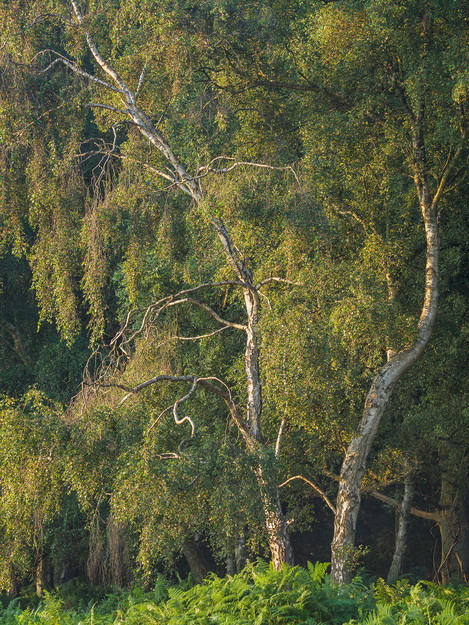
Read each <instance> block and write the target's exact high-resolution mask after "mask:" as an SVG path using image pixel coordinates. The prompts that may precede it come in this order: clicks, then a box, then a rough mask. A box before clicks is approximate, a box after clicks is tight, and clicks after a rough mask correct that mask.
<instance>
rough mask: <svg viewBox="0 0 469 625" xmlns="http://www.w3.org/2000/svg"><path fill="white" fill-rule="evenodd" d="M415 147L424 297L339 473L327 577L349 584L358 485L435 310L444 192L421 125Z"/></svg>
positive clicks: (375, 385) (381, 374)
mask: <svg viewBox="0 0 469 625" xmlns="http://www.w3.org/2000/svg"><path fill="white" fill-rule="evenodd" d="M414 151H415V161H414V164H413V176H414V182H415V186H416V189H417V196H418V200H419V205H420V210H421V213H422V217H423V221H424V225H425V235H426V245H427V247H426V266H425V293H424V301H423V306H422V310H421V314H420V319H419V322H418V326H417V332H416V337H415V340H414V343H413V344H412V345H411V346H408V347H405V348H404V349H402V350H401V351H399V352H398V353H397V354H395V355H393V356H392V357H391V358H390V360H389V361H388V362H387V363H386V364H385V365H384V366H383V367H381V369H380V370H379V371H378V373H377V374H376V376H375V378H374V380H373V382H372V384H371V387H370V390H369V392H368V395H367V397H366V400H365V406H364V410H363V415H362V419H361V421H360V424H359V426H358V431H357V433H356V434H355V435H354V436H353V437H352V440H351V441H350V444H349V446H348V449H347V452H346V454H345V458H344V461H343V464H342V469H341V472H340V482H339V491H338V495H337V505H336V514H335V520H334V537H333V541H332V546H331V549H332V560H331V580H332V582H333V583H335V584H344V583H347V582H349V581H350V579H351V576H352V573H353V557H352V554H353V549H354V544H355V533H356V523H357V516H358V511H359V509H360V487H361V483H362V480H363V476H364V473H365V469H366V462H367V458H368V454H369V452H370V449H371V445H372V443H373V441H374V439H375V436H376V434H377V431H378V427H379V424H380V421H381V417H382V416H383V413H384V411H385V409H386V408H387V406H388V404H389V401H390V399H391V397H392V394H393V391H394V388H395V386H396V384H397V383H398V382H399V380H400V379H401V378H402V376H403V375H404V374H405V373H406V372H407V371H408V370H409V369H410V367H411V366H412V365H413V364H414V363H415V362H416V361H417V360H418V359H419V358H420V356H421V355H422V353H423V351H424V349H425V347H426V346H427V344H428V342H429V340H430V337H431V334H432V330H433V326H434V323H435V318H436V313H437V308H438V277H439V251H440V244H439V236H438V223H437V216H438V215H437V205H438V200H439V198H440V196H441V193H442V190H443V187H442V186H441V185H442V184H444V182H445V181H444V180H443V179H442V181H441V183H440V186H439V188H438V191H437V193H436V194H435V195H434V197H433V198H432V197H431V194H430V190H429V185H428V181H427V178H426V174H425V172H424V163H423V162H422V159H423V156H422V155H423V153H424V150H423V139H422V136H421V132H420V129H419V128H417V130H416V131H415V132H414ZM445 173H446V174H447V172H445ZM446 179H447V178H446Z"/></svg>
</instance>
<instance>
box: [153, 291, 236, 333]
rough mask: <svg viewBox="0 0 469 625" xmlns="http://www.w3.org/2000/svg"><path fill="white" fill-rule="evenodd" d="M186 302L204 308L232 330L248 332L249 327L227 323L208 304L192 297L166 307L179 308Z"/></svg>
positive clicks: (169, 303)
mask: <svg viewBox="0 0 469 625" xmlns="http://www.w3.org/2000/svg"><path fill="white" fill-rule="evenodd" d="M186 302H190V303H191V304H195V306H199V308H202V309H203V310H205V311H206V312H208V313H209V314H210V315H212V317H213V318H214V319H216V320H217V321H218V323H221V324H223V325H225V326H228V327H230V328H237V329H238V330H244V331H246V330H247V326H245V325H243V324H242V323H233V322H232V321H227V320H226V319H223V318H222V317H220V315H219V314H218V313H216V312H215V311H214V310H213V308H211V307H210V306H208V305H207V304H204V303H203V302H199V301H198V300H196V299H193V298H192V297H184V298H183V299H179V300H175V301H171V302H168V303H167V304H166V305H165V307H166V308H169V307H170V306H177V305H178V304H184V303H186Z"/></svg>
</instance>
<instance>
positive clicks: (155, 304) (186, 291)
mask: <svg viewBox="0 0 469 625" xmlns="http://www.w3.org/2000/svg"><path fill="white" fill-rule="evenodd" d="M220 286H239V287H242V288H243V289H245V288H249V287H248V286H247V285H246V284H245V283H244V282H240V281H238V280H221V281H220V282H205V283H203V284H198V285H197V286H194V287H191V288H189V289H184V290H183V291H179V293H175V294H174V295H168V296H166V297H163V298H162V299H160V300H158V301H157V302H153V303H152V304H150V305H149V306H147V308H144V309H142V308H138V309H134V310H131V311H129V312H128V314H127V318H126V320H125V323H124V325H123V327H122V328H121V329H120V330H119V332H118V333H117V334H116V335H115V336H114V338H113V339H112V341H111V343H110V346H112V345H114V344H116V343H117V341H118V340H119V339H120V338H121V336H123V334H124V332H125V331H126V330H127V329H128V327H129V326H130V323H131V321H132V318H133V317H134V316H135V315H136V314H137V313H139V312H143V311H145V313H144V316H143V319H142V322H141V324H140V327H139V328H138V329H137V330H135V332H134V333H133V334H132V335H131V336H130V337H129V338H128V339H126V340H125V341H124V342H123V343H122V345H125V344H126V343H129V342H131V341H132V340H133V339H135V337H136V336H138V335H139V334H141V332H142V331H143V330H144V328H145V326H146V323H147V321H148V317H149V315H150V314H151V313H152V312H154V311H156V316H158V315H159V314H160V312H161V311H162V310H164V308H166V307H167V306H168V305H169V304H170V303H171V302H172V301H174V300H175V299H176V298H182V297H183V296H185V295H188V294H190V293H195V292H197V291H200V290H201V289H206V288H210V287H220ZM194 301H197V300H194ZM200 303H201V302H199V304H200ZM158 307H159V308H158ZM215 314H216V313H215ZM220 319H221V317H220ZM220 323H223V324H224V325H228V326H230V327H232V326H231V325H230V323H229V322H226V323H225V322H224V321H223V320H222V321H220ZM238 325H241V324H238ZM234 327H236V326H234ZM244 328H245V327H244V326H241V328H240V329H243V330H244Z"/></svg>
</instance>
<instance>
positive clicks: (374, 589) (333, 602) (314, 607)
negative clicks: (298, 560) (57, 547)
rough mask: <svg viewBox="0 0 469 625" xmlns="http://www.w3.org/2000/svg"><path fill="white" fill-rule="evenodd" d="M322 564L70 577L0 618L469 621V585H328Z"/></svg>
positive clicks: (378, 623)
mask: <svg viewBox="0 0 469 625" xmlns="http://www.w3.org/2000/svg"><path fill="white" fill-rule="evenodd" d="M327 568H328V565H324V564H319V563H317V564H316V565H312V564H310V563H308V567H307V569H303V568H301V567H298V566H297V567H289V566H288V565H283V566H282V568H281V569H280V570H279V571H275V570H274V569H273V567H272V566H269V565H268V564H267V563H265V562H263V561H259V562H258V563H257V564H255V565H252V564H249V565H248V566H247V567H246V568H245V570H244V571H243V572H242V573H240V574H237V575H235V576H233V577H225V578H218V577H215V576H213V577H211V578H210V579H208V580H206V581H204V582H203V583H202V584H199V585H194V584H193V581H192V580H191V578H189V579H187V580H185V581H180V582H179V584H174V583H173V584H171V583H169V582H168V581H167V580H166V579H165V578H164V577H162V576H161V577H159V578H158V580H157V581H156V584H155V585H154V587H153V589H152V590H151V591H146V592H145V591H143V590H141V589H139V588H136V589H135V590H132V591H123V590H120V591H114V592H107V593H106V594H104V592H105V591H104V590H103V591H102V593H101V598H98V597H97V596H93V597H90V594H89V593H90V592H91V593H92V592H93V591H92V589H91V588H90V587H89V586H85V585H84V584H81V585H80V583H78V584H77V583H73V582H70V583H69V584H68V585H66V586H64V587H63V588H62V589H60V590H57V591H55V592H52V593H47V594H46V596H45V597H44V598H43V599H42V600H41V601H40V602H39V604H37V605H35V606H34V607H32V606H30V607H26V606H27V599H26V598H24V597H23V598H17V599H14V600H12V601H11V602H10V603H7V604H6V605H5V607H4V608H3V609H2V610H1V612H0V623H1V625H33V624H34V625H36V624H39V623H47V625H118V624H120V623H126V624H127V625H192V624H193V625H286V624H291V625H342V624H344V625H345V624H347V625H408V624H410V623H412V624H413V625H463V624H465V623H468V622H469V589H468V588H467V587H464V586H460V587H458V588H454V587H446V588H442V587H440V586H438V585H436V584H434V583H431V582H420V583H418V584H417V585H410V584H409V582H408V581H406V580H401V581H398V582H397V583H396V584H395V585H393V586H388V585H387V584H386V583H385V582H384V581H383V580H378V581H377V582H376V583H375V584H374V585H371V586H367V585H365V584H364V583H363V582H362V581H361V579H360V578H359V577H356V578H355V579H354V580H353V582H352V583H351V584H348V585H344V586H341V587H337V586H334V585H331V583H330V576H329V575H326V574H325V572H326V569H327Z"/></svg>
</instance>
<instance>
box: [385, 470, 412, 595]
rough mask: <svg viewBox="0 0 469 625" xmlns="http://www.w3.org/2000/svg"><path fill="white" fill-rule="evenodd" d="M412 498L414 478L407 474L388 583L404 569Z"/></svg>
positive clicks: (394, 579) (393, 580)
mask: <svg viewBox="0 0 469 625" xmlns="http://www.w3.org/2000/svg"><path fill="white" fill-rule="evenodd" d="M411 499H412V480H411V476H410V474H407V475H406V477H405V481H404V497H403V499H402V504H401V507H400V509H399V512H398V522H397V532H396V545H395V548H394V555H393V558H392V562H391V566H390V568H389V573H388V577H387V579H386V581H387V583H388V584H392V583H393V582H395V581H396V579H397V578H398V577H399V575H400V574H401V571H402V561H403V559H404V554H405V551H406V548H407V526H408V522H409V513H410V502H411Z"/></svg>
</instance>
